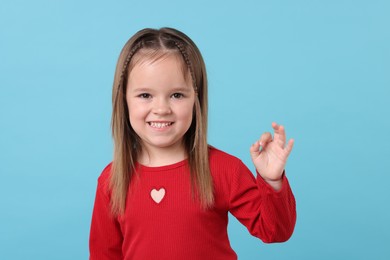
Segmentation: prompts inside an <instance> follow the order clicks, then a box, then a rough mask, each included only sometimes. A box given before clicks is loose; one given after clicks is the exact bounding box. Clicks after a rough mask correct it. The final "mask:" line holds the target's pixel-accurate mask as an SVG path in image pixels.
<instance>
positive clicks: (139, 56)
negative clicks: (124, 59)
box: [128, 49, 191, 79]
mask: <svg viewBox="0 0 390 260" xmlns="http://www.w3.org/2000/svg"><path fill="white" fill-rule="evenodd" d="M169 58H174V60H176V61H177V63H178V67H179V68H180V69H181V71H182V73H183V77H184V78H185V79H191V73H190V70H189V68H188V66H187V64H186V63H185V61H184V59H183V57H182V55H181V54H180V52H176V51H171V50H168V51H163V50H147V49H146V50H145V49H141V50H139V51H138V52H137V53H136V54H134V56H133V58H132V60H131V62H130V65H129V71H128V73H129V76H130V74H131V71H132V70H133V69H134V67H142V66H144V65H151V64H154V63H157V62H161V61H164V60H166V59H169Z"/></svg>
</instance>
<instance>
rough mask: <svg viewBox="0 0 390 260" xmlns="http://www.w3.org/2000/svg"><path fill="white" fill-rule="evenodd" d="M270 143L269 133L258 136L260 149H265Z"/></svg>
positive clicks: (270, 136)
mask: <svg viewBox="0 0 390 260" xmlns="http://www.w3.org/2000/svg"><path fill="white" fill-rule="evenodd" d="M271 141H272V135H271V133H270V132H265V133H264V134H262V135H261V136H260V140H259V144H260V146H262V147H265V146H266V145H267V144H268V143H269V142H271Z"/></svg>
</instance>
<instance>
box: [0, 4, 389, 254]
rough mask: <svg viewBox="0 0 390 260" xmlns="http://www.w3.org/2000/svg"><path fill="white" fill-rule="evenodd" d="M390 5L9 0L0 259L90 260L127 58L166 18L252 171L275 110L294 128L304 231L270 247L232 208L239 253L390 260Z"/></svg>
mask: <svg viewBox="0 0 390 260" xmlns="http://www.w3.org/2000/svg"><path fill="white" fill-rule="evenodd" d="M389 13H390V4H389V1H385V0H383V1H375V0H370V1H369V0H367V1H353V0H330V1H309V0H306V1H304V0H297V1H278V0H276V1H255V0H253V1H206V0H197V1H157V0H152V1H129V0H128V1H96V0H94V1H91V0H86V1H76V0H67V1H49V0H46V1H44V0H37V1H26V0H25V1H19V0H13V1H11V0H2V1H1V4H0V37H1V39H0V160H1V161H0V174H1V175H0V177H1V179H0V203H1V204H0V209H1V214H0V259H67V260H68V259H87V258H88V237H89V228H90V220H91V214H92V207H93V202H94V196H95V189H96V180H97V177H98V176H99V174H100V173H101V171H102V169H103V168H104V167H105V165H107V164H108V163H109V162H110V161H111V159H112V141H111V133H110V116H111V88H112V81H113V74H114V69H115V65H116V61H117V58H118V55H119V52H120V50H121V48H122V46H123V45H124V43H125V42H126V41H127V39H128V38H129V37H130V36H131V35H133V34H134V33H135V32H136V31H138V30H140V29H142V28H144V27H153V28H159V27H164V26H169V27H175V28H178V29H180V30H182V31H183V32H185V33H186V34H188V35H189V36H190V37H191V38H192V39H193V40H194V41H195V42H196V44H197V45H198V47H199V48H200V50H201V52H202V53H203V55H204V59H205V61H206V65H207V70H208V76H209V106H210V111H209V142H210V144H212V145H214V146H216V147H218V148H220V149H222V150H225V151H226V152H228V153H231V154H234V155H236V156H237V157H239V158H241V159H242V160H243V161H244V162H245V163H246V164H247V165H248V166H249V167H250V168H251V169H252V170H253V166H252V164H251V161H250V158H249V147H250V145H251V144H252V143H253V142H254V141H255V140H256V139H257V138H258V137H259V136H260V135H261V134H262V133H263V132H265V131H270V130H271V123H272V121H276V122H278V123H281V124H283V125H285V126H286V131H287V135H288V137H289V138H290V137H293V138H294V139H295V147H294V150H293V152H292V154H291V156H290V158H289V162H288V164H287V168H286V172H287V176H288V178H289V180H290V183H291V186H292V188H293V191H294V193H295V196H296V200H297V212H298V219H297V225H296V229H295V232H294V234H293V236H292V237H291V239H290V240H289V241H288V242H286V243H282V244H270V245H267V244H264V243H262V242H261V241H260V240H258V239H256V238H253V237H251V236H250V234H249V233H248V231H247V230H246V229H245V228H244V227H243V226H242V225H241V224H240V223H238V222H237V221H236V220H235V219H234V218H233V217H231V218H230V222H229V235H230V240H231V244H232V247H233V249H234V250H235V251H236V252H237V254H238V257H239V259H390V248H389V242H390V224H389V220H390V206H389V205H390V203H389V202H390V189H389V182H390V177H389V176H390V171H389V168H388V161H389V156H390V121H389V114H388V111H389V109H390V105H389V97H390V95H389V89H390V30H389V26H390V15H389ZM189 235H191V234H189ZM178 246H180V245H178Z"/></svg>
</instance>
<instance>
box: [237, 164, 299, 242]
mask: <svg viewBox="0 0 390 260" xmlns="http://www.w3.org/2000/svg"><path fill="white" fill-rule="evenodd" d="M282 181H283V184H282V189H281V190H280V191H275V190H274V189H273V188H272V187H271V186H270V185H269V184H267V183H266V182H265V181H264V180H263V178H262V177H261V176H260V175H259V174H258V173H257V177H256V178H255V177H254V176H253V174H252V173H251V172H250V170H249V169H248V168H247V167H246V166H245V165H244V164H243V163H242V162H241V161H240V163H239V164H238V165H237V167H236V170H235V171H234V172H233V174H232V176H231V181H230V186H231V187H230V198H229V208H230V209H229V210H230V213H231V214H232V215H233V216H235V217H236V218H237V219H238V221H240V222H241V223H242V224H243V225H245V226H246V228H247V229H248V231H249V232H250V233H251V234H252V235H253V236H256V237H258V238H260V239H261V240H262V241H263V242H265V243H273V242H284V241H287V240H288V239H289V238H290V237H291V235H292V233H293V231H294V227H295V222H296V204H295V198H294V195H293V193H292V191H291V188H290V185H289V182H288V180H287V178H286V176H285V174H283V179H282Z"/></svg>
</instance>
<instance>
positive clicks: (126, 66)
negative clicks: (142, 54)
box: [118, 40, 143, 88]
mask: <svg viewBox="0 0 390 260" xmlns="http://www.w3.org/2000/svg"><path fill="white" fill-rule="evenodd" d="M142 46H143V41H142V40H141V41H139V42H138V43H137V44H135V45H134V46H133V48H132V49H131V50H130V51H129V53H128V54H127V56H126V59H125V61H124V63H123V68H122V72H121V76H120V80H119V86H118V88H120V86H121V85H122V84H123V80H124V78H125V75H126V72H127V69H128V67H129V63H130V60H131V58H133V56H134V54H135V53H136V52H137V51H138V50H139V49H141V48H142Z"/></svg>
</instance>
